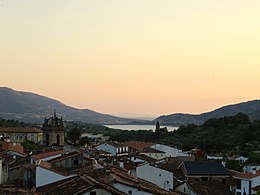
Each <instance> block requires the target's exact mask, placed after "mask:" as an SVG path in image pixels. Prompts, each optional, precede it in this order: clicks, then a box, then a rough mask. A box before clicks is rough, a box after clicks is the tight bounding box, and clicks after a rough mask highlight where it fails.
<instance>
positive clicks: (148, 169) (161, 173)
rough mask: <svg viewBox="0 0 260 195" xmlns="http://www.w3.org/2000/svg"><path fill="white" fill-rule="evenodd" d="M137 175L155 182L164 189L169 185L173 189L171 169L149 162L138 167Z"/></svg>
mask: <svg viewBox="0 0 260 195" xmlns="http://www.w3.org/2000/svg"><path fill="white" fill-rule="evenodd" d="M136 175H137V177H139V178H141V179H144V180H146V181H149V182H151V183H154V184H156V185H158V186H159V187H161V188H163V189H166V188H167V187H168V188H170V189H173V173H171V172H169V171H166V170H163V169H160V168H157V167H154V166H151V165H149V164H144V165H142V166H139V167H137V168H136ZM167 181H168V182H167ZM167 183H168V184H167Z"/></svg>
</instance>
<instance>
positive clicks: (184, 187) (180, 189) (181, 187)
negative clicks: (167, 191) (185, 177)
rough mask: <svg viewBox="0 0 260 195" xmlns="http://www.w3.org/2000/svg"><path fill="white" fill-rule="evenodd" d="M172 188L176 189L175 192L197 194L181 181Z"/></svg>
mask: <svg viewBox="0 0 260 195" xmlns="http://www.w3.org/2000/svg"><path fill="white" fill-rule="evenodd" d="M174 190H176V191H177V192H182V193H185V194H187V195H197V194H196V193H194V192H193V190H192V189H191V188H190V187H189V186H188V185H187V183H183V184H181V185H179V186H178V187H176V188H175V189H174Z"/></svg>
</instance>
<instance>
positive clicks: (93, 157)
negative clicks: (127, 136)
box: [0, 116, 260, 195]
mask: <svg viewBox="0 0 260 195" xmlns="http://www.w3.org/2000/svg"><path fill="white" fill-rule="evenodd" d="M45 127H47V128H46V131H45V129H43V130H41V129H34V128H27V130H25V128H0V132H1V134H2V136H1V139H0V194H85V195H117V194H118V195H123V194H124V195H151V194H156V195H171V194H172V195H177V194H181V195H185V194H188V195H201V194H203V195H204V194H205V195H229V194H230V195H231V194H235V195H250V194H256V193H258V192H260V166H257V165H253V166H249V165H248V166H245V168H244V172H237V171H234V170H229V169H226V168H225V166H224V163H223V162H222V160H223V159H222V158H221V157H213V156H207V158H206V159H207V160H203V161H202V160H200V161H198V160H196V159H198V157H201V156H204V155H205V154H204V153H203V151H201V150H196V149H195V150H192V151H189V152H183V151H182V150H179V149H176V148H173V147H170V146H166V145H162V144H156V143H146V142H139V141H128V142H124V143H118V142H110V141H106V140H107V139H103V137H102V135H99V136H96V137H95V136H93V135H89V136H92V137H94V138H98V139H99V144H96V145H87V146H82V147H74V146H71V145H66V144H65V143H64V137H63V136H64V132H62V121H61V120H60V119H59V120H58V119H57V118H56V116H54V117H52V118H51V119H46V120H45ZM51 127H53V128H51ZM57 127H58V129H57ZM50 135H51V137H50ZM94 138H93V139H94ZM23 139H30V140H31V141H37V142H41V143H42V146H39V147H38V148H36V149H35V150H33V151H31V152H30V153H29V154H28V153H25V152H24V149H23V147H22V145H21V144H20V143H21V142H22V140H23ZM100 142H103V143H100ZM50 143H52V145H55V147H50V146H49V144H50ZM95 143H96V142H95ZM236 160H238V161H239V162H241V163H245V162H246V161H247V159H246V158H245V157H238V158H236Z"/></svg>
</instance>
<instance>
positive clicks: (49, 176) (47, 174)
mask: <svg viewBox="0 0 260 195" xmlns="http://www.w3.org/2000/svg"><path fill="white" fill-rule="evenodd" d="M69 177H71V176H67V177H66V176H63V175H60V174H57V173H54V172H52V171H49V170H47V169H44V168H42V167H39V166H37V167H36V184H35V185H36V188H37V187H40V186H44V185H47V184H49V183H53V182H56V181H60V180H63V179H66V178H69Z"/></svg>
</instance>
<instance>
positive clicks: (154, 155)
mask: <svg viewBox="0 0 260 195" xmlns="http://www.w3.org/2000/svg"><path fill="white" fill-rule="evenodd" d="M141 154H144V155H145V156H149V157H151V158H153V159H157V160H160V159H163V158H165V157H166V155H165V153H141Z"/></svg>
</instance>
